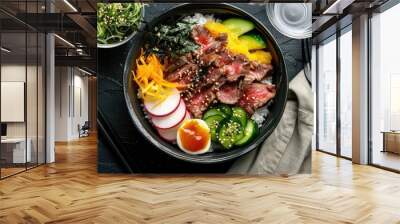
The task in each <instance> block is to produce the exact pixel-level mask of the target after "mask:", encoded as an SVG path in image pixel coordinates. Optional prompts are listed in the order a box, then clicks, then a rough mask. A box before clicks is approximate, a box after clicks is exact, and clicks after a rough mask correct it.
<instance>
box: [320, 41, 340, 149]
mask: <svg viewBox="0 0 400 224" xmlns="http://www.w3.org/2000/svg"><path fill="white" fill-rule="evenodd" d="M317 63H318V78H317V80H318V81H317V82H318V103H317V104H318V105H317V106H318V124H317V125H318V129H317V132H318V133H317V138H318V139H317V142H318V145H317V149H319V150H322V151H326V152H330V153H335V154H336V37H335V36H334V37H332V38H330V39H329V40H327V41H326V42H325V43H323V44H320V45H319V47H318V61H317Z"/></svg>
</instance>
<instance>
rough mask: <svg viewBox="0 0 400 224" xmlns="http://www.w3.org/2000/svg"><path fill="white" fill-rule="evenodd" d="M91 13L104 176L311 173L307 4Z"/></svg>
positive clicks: (102, 8)
mask: <svg viewBox="0 0 400 224" xmlns="http://www.w3.org/2000/svg"><path fill="white" fill-rule="evenodd" d="M97 8H98V10H97V44H98V70H99V74H98V132H99V139H98V140H99V141H98V151H99V154H98V171H99V172H101V173H109V172H131V173H140V174H142V173H226V174H250V175H267V174H287V175H292V174H297V173H310V170H311V164H310V163H311V138H312V132H313V105H312V104H313V95H312V92H311V86H310V84H309V83H310V82H309V81H308V78H307V77H310V75H309V73H310V69H309V68H310V64H309V61H310V56H309V55H310V54H311V53H310V51H311V48H310V47H311V44H310V38H311V4H303V3H301V4H295V3H276V4H272V3H267V4H265V3H263V4H258V3H257V4H255V3H246V4H244V3H240V4H239V3H238V4H215V3H207V4H206V3H205V4H179V5H177V4H167V3H157V4H146V5H144V6H143V5H141V4H140V3H112V4H107V3H98V5H97Z"/></svg>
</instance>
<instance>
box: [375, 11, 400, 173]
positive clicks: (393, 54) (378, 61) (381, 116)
mask: <svg viewBox="0 0 400 224" xmlns="http://www.w3.org/2000/svg"><path fill="white" fill-rule="evenodd" d="M398 21H400V5H396V6H394V7H392V8H390V9H388V10H386V11H384V12H382V13H379V14H375V15H373V17H372V18H371V35H372V36H371V41H372V43H371V60H372V61H371V69H372V70H371V79H370V80H371V83H370V87H371V97H370V104H371V106H370V108H371V110H370V121H371V125H370V128H371V130H370V138H371V141H372V147H371V151H370V160H371V161H370V162H372V164H375V165H378V166H383V167H386V168H390V169H395V170H400V155H399V154H400V132H399V131H400V100H399V96H400V66H399V52H400V43H399V37H400V35H399V34H400V33H399V30H398V29H396V27H398Z"/></svg>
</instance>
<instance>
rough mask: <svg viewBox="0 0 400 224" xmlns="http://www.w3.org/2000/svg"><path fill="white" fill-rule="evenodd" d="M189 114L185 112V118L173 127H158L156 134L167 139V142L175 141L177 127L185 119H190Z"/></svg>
mask: <svg viewBox="0 0 400 224" xmlns="http://www.w3.org/2000/svg"><path fill="white" fill-rule="evenodd" d="M190 117H191V116H190V114H189V112H186V116H185V119H183V121H182V122H181V123H179V125H176V126H175V127H172V128H168V129H158V128H157V131H158V134H159V135H160V136H161V138H163V139H165V140H167V141H169V142H175V141H176V134H177V133H178V128H179V127H180V125H181V124H182V123H183V122H184V121H185V120H189V119H190Z"/></svg>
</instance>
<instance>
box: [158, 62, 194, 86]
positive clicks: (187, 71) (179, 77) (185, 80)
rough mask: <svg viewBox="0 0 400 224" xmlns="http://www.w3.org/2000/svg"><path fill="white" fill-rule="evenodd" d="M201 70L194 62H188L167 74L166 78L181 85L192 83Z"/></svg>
mask: <svg viewBox="0 0 400 224" xmlns="http://www.w3.org/2000/svg"><path fill="white" fill-rule="evenodd" d="M198 72H199V66H198V65H197V64H194V63H188V64H186V65H184V66H182V67H180V68H178V69H177V70H175V71H174V72H172V73H169V74H167V75H166V77H165V78H166V80H168V81H170V82H178V83H179V84H181V85H188V84H190V83H192V81H193V79H194V78H195V76H196V75H197V74H198Z"/></svg>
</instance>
